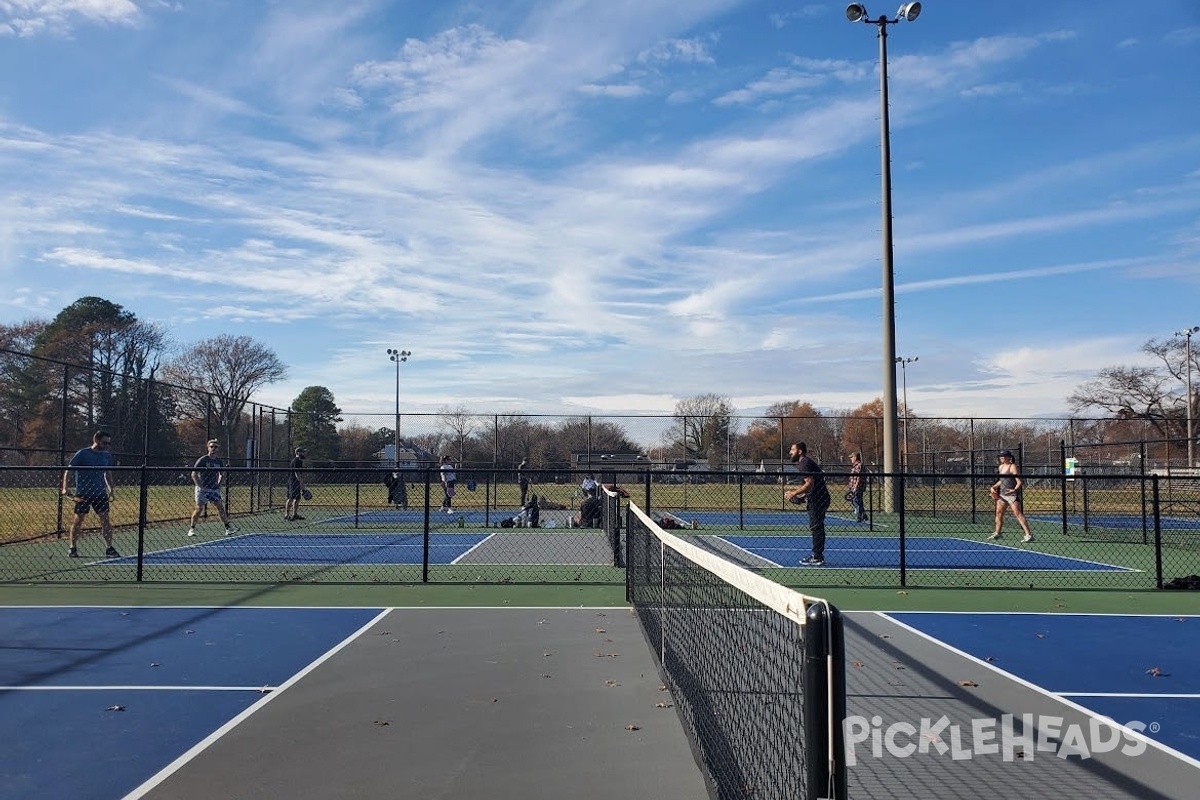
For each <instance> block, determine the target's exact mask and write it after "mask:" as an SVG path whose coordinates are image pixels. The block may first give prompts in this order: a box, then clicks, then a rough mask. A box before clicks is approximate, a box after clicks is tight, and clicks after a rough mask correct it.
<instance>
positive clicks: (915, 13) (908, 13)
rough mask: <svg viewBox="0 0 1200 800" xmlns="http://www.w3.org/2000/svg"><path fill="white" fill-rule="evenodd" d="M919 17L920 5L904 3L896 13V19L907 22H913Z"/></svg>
mask: <svg viewBox="0 0 1200 800" xmlns="http://www.w3.org/2000/svg"><path fill="white" fill-rule="evenodd" d="M919 16H921V4H920V3H905V4H904V5H902V6H900V10H899V11H897V12H896V19H906V20H908V21H909V22H914V21H915V20H916V19H917V17H919Z"/></svg>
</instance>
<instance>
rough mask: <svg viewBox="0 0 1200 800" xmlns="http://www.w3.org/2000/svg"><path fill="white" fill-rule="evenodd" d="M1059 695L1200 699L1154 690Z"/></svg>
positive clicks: (1066, 693)
mask: <svg viewBox="0 0 1200 800" xmlns="http://www.w3.org/2000/svg"><path fill="white" fill-rule="evenodd" d="M1058 694H1059V696H1060V697H1134V698H1138V699H1143V698H1146V699H1149V698H1154V697H1166V698H1168V699H1172V700H1200V694H1167V693H1163V694H1157V693H1155V692H1059V693H1058Z"/></svg>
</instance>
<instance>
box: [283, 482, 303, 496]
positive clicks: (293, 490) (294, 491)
mask: <svg viewBox="0 0 1200 800" xmlns="http://www.w3.org/2000/svg"><path fill="white" fill-rule="evenodd" d="M301 491H302V490H301V488H300V482H299V481H288V490H287V499H288V500H299V499H300V492H301Z"/></svg>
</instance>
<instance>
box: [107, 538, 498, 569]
mask: <svg viewBox="0 0 1200 800" xmlns="http://www.w3.org/2000/svg"><path fill="white" fill-rule="evenodd" d="M488 536H489V534H486V533H435V534H431V535H430V542H429V560H430V562H431V563H434V564H453V563H455V561H457V560H458V559H459V558H462V556H463V555H465V554H466V553H468V552H470V551H471V549H472V548H474V547H477V546H478V545H479V544H480V543H482V542H483V541H485V540H486V539H487V538H488ZM424 553H425V537H424V535H423V534H421V533H251V534H245V535H240V536H227V537H224V538H221V539H214V540H211V541H207V542H198V543H196V544H188V545H184V546H182V547H176V548H171V549H168V550H158V551H154V552H148V553H146V554H144V555H143V561H145V563H148V564H420V563H422V558H423V557H424ZM135 560H136V558H135V557H134V556H122V557H121V558H115V559H109V560H108V562H107V563H122V562H124V563H133V562H134V561H135Z"/></svg>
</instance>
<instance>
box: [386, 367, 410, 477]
mask: <svg viewBox="0 0 1200 800" xmlns="http://www.w3.org/2000/svg"><path fill="white" fill-rule="evenodd" d="M411 355H412V353H410V352H409V351H407V350H395V349H393V348H391V347H389V348H388V357H389V358H390V359H391V360H392V361H393V362H395V364H396V433H395V437H396V442H395V448H396V450H395V452H393V453H392V458H393V460H394V461H395V466H396V469H400V364H401V363H403V362H405V361H408V357H409V356H411Z"/></svg>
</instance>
